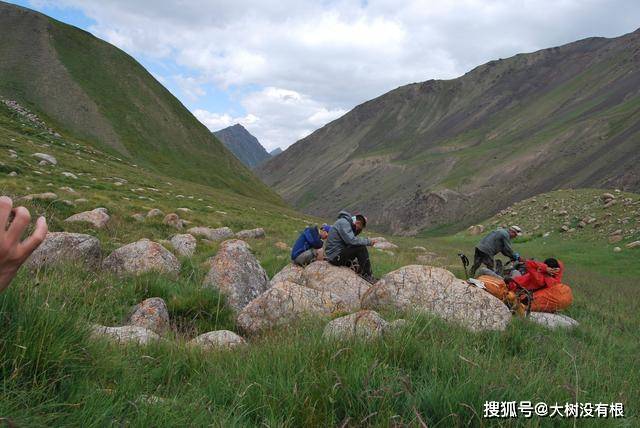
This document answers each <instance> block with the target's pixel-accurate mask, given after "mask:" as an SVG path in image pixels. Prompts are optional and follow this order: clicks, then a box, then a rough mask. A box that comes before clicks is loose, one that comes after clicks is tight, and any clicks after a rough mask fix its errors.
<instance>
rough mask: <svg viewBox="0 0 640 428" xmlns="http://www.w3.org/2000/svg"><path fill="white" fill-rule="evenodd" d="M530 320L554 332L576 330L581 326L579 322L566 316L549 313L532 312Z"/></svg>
mask: <svg viewBox="0 0 640 428" xmlns="http://www.w3.org/2000/svg"><path fill="white" fill-rule="evenodd" d="M529 320H531V321H533V322H535V323H537V324H540V325H543V326H545V327H548V328H550V329H552V330H553V329H556V328H574V327H577V326H578V325H580V324H579V323H578V321H576V320H574V319H573V318H571V317H568V316H566V315H562V314H551V313H547V312H531V313H530V314H529Z"/></svg>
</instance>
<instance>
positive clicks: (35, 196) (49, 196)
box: [20, 192, 58, 201]
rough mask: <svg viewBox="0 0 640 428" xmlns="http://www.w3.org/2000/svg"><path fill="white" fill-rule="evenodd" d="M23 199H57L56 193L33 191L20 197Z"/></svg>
mask: <svg viewBox="0 0 640 428" xmlns="http://www.w3.org/2000/svg"><path fill="white" fill-rule="evenodd" d="M20 199H21V200H23V201H54V200H56V199H58V195H56V194H55V193H51V192H46V193H35V194H33V195H26V196H23V197H22V198H20Z"/></svg>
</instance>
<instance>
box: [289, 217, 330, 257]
mask: <svg viewBox="0 0 640 428" xmlns="http://www.w3.org/2000/svg"><path fill="white" fill-rule="evenodd" d="M330 231H331V226H329V225H327V224H323V225H322V227H321V228H320V230H318V226H309V227H307V228H305V229H304V230H303V231H302V233H301V234H300V236H299V237H298V239H297V240H296V242H295V244H293V248H292V249H291V260H292V261H293V263H294V264H296V265H298V266H306V265H308V264H309V263H312V262H314V261H316V260H324V251H323V250H322V246H323V245H324V241H325V240H326V239H327V237H328V236H329V232H330Z"/></svg>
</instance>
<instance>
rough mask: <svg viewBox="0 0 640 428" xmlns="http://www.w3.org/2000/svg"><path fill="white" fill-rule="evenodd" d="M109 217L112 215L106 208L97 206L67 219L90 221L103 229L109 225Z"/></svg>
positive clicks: (69, 220) (70, 220)
mask: <svg viewBox="0 0 640 428" xmlns="http://www.w3.org/2000/svg"><path fill="white" fill-rule="evenodd" d="M109 219H110V217H109V214H108V213H107V209H106V208H96V209H94V210H91V211H84V212H81V213H78V214H74V215H72V216H71V217H69V218H67V219H66V220H65V221H66V222H69V223H76V222H80V223H89V224H91V225H92V226H93V227H95V228H96V229H101V228H103V227H105V226H106V225H107V223H108V222H109Z"/></svg>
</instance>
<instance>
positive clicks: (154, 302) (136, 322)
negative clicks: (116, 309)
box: [127, 297, 169, 334]
mask: <svg viewBox="0 0 640 428" xmlns="http://www.w3.org/2000/svg"><path fill="white" fill-rule="evenodd" d="M127 324H128V325H132V326H138V327H144V328H146V329H149V330H151V331H153V332H155V333H158V334H162V333H164V332H165V331H167V330H168V329H169V310H168V309H167V304H166V303H165V302H164V300H163V299H161V298H160V297H151V298H149V299H146V300H143V301H142V302H140V303H139V304H138V305H136V307H135V308H134V309H133V313H132V314H131V316H129V320H128V322H127Z"/></svg>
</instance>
